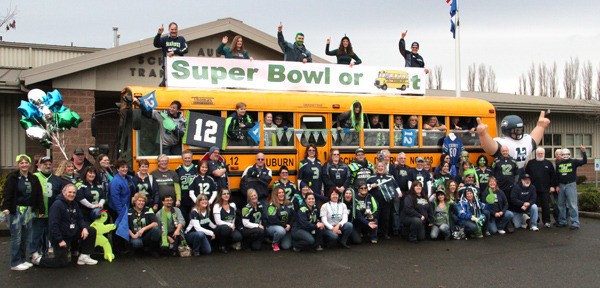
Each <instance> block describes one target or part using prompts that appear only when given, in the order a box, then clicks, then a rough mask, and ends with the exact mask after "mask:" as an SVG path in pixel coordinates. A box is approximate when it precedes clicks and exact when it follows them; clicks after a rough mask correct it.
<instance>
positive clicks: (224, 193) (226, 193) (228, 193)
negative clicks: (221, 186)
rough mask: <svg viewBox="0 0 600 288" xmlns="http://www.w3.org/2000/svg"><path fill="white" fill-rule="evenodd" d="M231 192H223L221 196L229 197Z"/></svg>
mask: <svg viewBox="0 0 600 288" xmlns="http://www.w3.org/2000/svg"><path fill="white" fill-rule="evenodd" d="M230 194H231V192H223V195H230Z"/></svg>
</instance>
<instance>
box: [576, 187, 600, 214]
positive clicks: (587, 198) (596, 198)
mask: <svg viewBox="0 0 600 288" xmlns="http://www.w3.org/2000/svg"><path fill="white" fill-rule="evenodd" d="M578 198H579V209H580V210H582V211H588V212H595V211H598V210H600V193H598V191H586V192H583V193H581V194H579V197H578Z"/></svg>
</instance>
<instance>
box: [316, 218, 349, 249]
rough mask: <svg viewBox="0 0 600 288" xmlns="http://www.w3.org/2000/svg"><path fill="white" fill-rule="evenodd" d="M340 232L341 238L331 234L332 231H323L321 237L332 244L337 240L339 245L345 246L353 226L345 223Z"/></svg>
mask: <svg viewBox="0 0 600 288" xmlns="http://www.w3.org/2000/svg"><path fill="white" fill-rule="evenodd" d="M340 230H342V235H341V237H340V235H339V234H335V233H333V230H329V229H324V230H323V237H324V238H325V239H326V241H327V242H334V241H336V240H338V239H339V241H340V244H342V245H347V244H348V238H350V235H351V234H352V230H354V226H353V225H352V223H350V222H346V223H344V225H342V227H340Z"/></svg>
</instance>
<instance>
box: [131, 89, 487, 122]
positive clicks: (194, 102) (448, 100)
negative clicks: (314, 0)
mask: <svg viewBox="0 0 600 288" xmlns="http://www.w3.org/2000/svg"><path fill="white" fill-rule="evenodd" d="M152 91H156V92H155V93H156V99H157V102H158V103H157V105H158V106H157V107H158V109H165V108H167V107H168V106H169V105H170V104H171V102H172V101H174V100H179V101H180V102H181V104H182V109H191V110H235V105H236V103H238V102H244V103H246V105H247V109H248V110H249V111H269V112H277V111H282V112H289V111H307V110H309V111H310V112H315V113H317V112H329V113H341V112H345V111H347V110H349V109H350V107H351V106H352V103H353V102H355V101H359V102H361V104H363V110H364V111H366V112H369V113H384V114H392V113H390V111H391V109H390V106H392V107H394V108H393V109H392V110H393V114H400V115H408V114H414V113H416V112H418V113H419V114H423V115H449V116H452V115H457V116H483V117H492V116H493V117H495V108H494V106H493V105H492V104H491V103H489V102H487V101H485V100H481V99H474V98H456V97H439V96H401V95H378V94H349V93H319V92H296V91H293V92H292V91H263V90H243V89H218V90H203V89H185V88H177V89H173V88H162V87H144V86H128V87H126V88H125V89H124V90H123V93H126V94H131V96H134V97H141V96H144V95H146V94H148V93H150V92H152Z"/></svg>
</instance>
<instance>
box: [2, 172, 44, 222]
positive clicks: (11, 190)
mask: <svg viewBox="0 0 600 288" xmlns="http://www.w3.org/2000/svg"><path fill="white" fill-rule="evenodd" d="M20 174H21V173H20V172H19V171H14V172H11V173H10V174H8V176H7V177H6V183H4V202H3V203H2V211H4V210H8V211H9V212H10V214H15V213H16V212H17V185H18V184H19V177H20ZM27 179H29V182H31V207H32V208H33V211H38V213H39V214H44V213H45V212H46V208H45V207H44V198H43V194H42V185H41V184H40V180H39V179H38V177H37V176H35V175H33V174H32V173H30V172H27Z"/></svg>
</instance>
